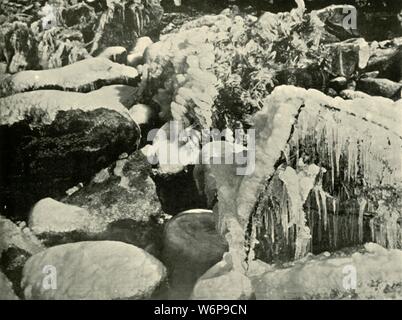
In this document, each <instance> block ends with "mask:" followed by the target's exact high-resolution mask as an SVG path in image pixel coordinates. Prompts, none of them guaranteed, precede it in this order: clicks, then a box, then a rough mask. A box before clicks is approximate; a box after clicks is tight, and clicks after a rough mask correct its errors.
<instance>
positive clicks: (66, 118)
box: [0, 90, 140, 216]
mask: <svg viewBox="0 0 402 320" xmlns="http://www.w3.org/2000/svg"><path fill="white" fill-rule="evenodd" d="M0 115H1V117H0V119H1V121H0V137H1V139H0V141H1V146H0V150H1V152H0V154H1V159H0V162H1V179H0V181H1V187H0V190H1V191H0V194H1V197H0V198H1V207H2V208H4V209H5V210H6V212H7V213H8V214H13V215H15V214H17V215H21V216H24V215H25V214H26V212H27V211H28V210H29V209H30V207H31V205H32V204H34V203H35V202H37V201H38V200H40V199H42V198H44V197H48V196H50V197H56V198H57V197H60V196H61V195H62V194H64V192H65V191H66V190H67V189H68V188H71V187H73V186H75V185H77V184H78V183H80V182H87V181H89V179H90V178H91V177H92V175H93V174H95V173H96V172H98V171H99V170H100V169H102V168H104V167H106V166H108V165H109V164H110V163H112V162H113V161H114V160H116V159H117V158H118V156H119V155H120V154H121V153H123V152H130V151H134V150H136V148H137V146H138V142H139V139H140V131H139V127H138V125H137V124H136V123H135V122H134V121H133V120H132V119H131V117H130V115H129V114H128V111H127V109H126V108H124V106H123V105H121V104H119V103H115V104H110V103H108V102H107V101H103V99H102V95H100V96H99V97H98V98H95V97H94V95H86V94H82V93H73V92H62V91H52V90H43V91H34V92H26V93H20V94H16V95H13V96H10V97H7V98H3V99H0Z"/></svg>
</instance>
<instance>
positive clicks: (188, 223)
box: [163, 209, 227, 299]
mask: <svg viewBox="0 0 402 320" xmlns="http://www.w3.org/2000/svg"><path fill="white" fill-rule="evenodd" d="M163 245H164V247H163V262H164V263H165V265H166V267H167V268H168V271H169V285H170V288H171V291H170V296H169V298H174V299H185V298H188V297H189V295H190V294H191V291H192V289H193V286H194V284H195V282H196V281H197V279H198V278H199V277H200V276H201V275H202V274H204V273H205V271H207V270H208V269H209V268H210V267H212V266H213V265H214V264H215V263H217V262H218V261H220V260H221V259H222V256H223V254H224V253H225V252H226V251H227V244H226V241H225V240H224V239H223V238H222V236H221V235H220V234H219V233H218V231H217V230H216V222H215V217H214V215H213V213H212V211H209V210H201V209H196V210H189V211H185V212H182V213H181V214H179V215H177V216H175V217H174V218H172V219H171V220H170V221H169V222H168V223H167V224H166V227H165V232H164V240H163Z"/></svg>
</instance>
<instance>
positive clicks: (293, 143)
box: [211, 86, 402, 268]
mask: <svg viewBox="0 0 402 320" xmlns="http://www.w3.org/2000/svg"><path fill="white" fill-rule="evenodd" d="M400 110H401V109H400V108H399V109H398V108H397V106H396V105H395V104H394V102H392V101H391V100H387V99H382V98H375V97H373V98H370V99H360V100H359V99H358V100H350V101H345V100H343V99H341V98H335V99H334V98H331V97H328V96H326V95H324V94H322V93H321V92H319V91H316V90H305V89H301V88H296V87H292V86H281V87H277V88H276V89H275V90H274V92H273V93H272V94H271V95H270V96H269V97H268V98H267V99H266V100H265V102H264V108H263V109H262V110H261V111H260V112H258V113H257V114H256V115H255V117H254V128H255V130H256V142H255V154H256V168H255V171H254V172H253V174H251V175H249V176H244V177H243V176H236V174H235V170H234V169H233V168H231V167H230V168H228V166H222V165H220V166H219V165H218V166H212V167H211V170H212V174H213V176H214V177H215V181H216V188H217V195H218V203H217V205H216V207H215V211H217V213H218V215H219V219H220V228H221V231H222V232H223V233H224V234H225V233H226V238H227V241H228V243H229V247H230V252H231V254H232V256H234V257H235V258H234V261H235V266H236V263H237V266H238V267H239V268H244V267H245V265H244V261H247V260H248V259H249V258H252V257H253V256H252V252H253V250H252V249H253V239H252V241H251V248H250V253H249V254H250V256H249V257H247V252H246V250H245V238H246V233H247V228H248V227H249V225H248V223H249V220H250V215H251V213H252V212H253V210H254V208H255V206H256V205H257V202H258V197H259V195H260V194H261V192H264V184H265V183H266V181H268V180H270V179H271V177H272V176H273V175H274V173H275V172H277V170H283V171H282V172H279V177H280V179H281V180H282V182H283V183H284V186H285V189H286V193H287V198H288V199H287V203H288V204H289V205H288V210H282V211H281V212H283V214H284V216H283V217H282V219H281V220H282V225H283V227H284V229H287V228H289V227H290V226H296V253H295V257H296V258H300V257H301V256H303V255H304V254H305V253H306V252H307V247H308V246H307V244H308V239H309V238H310V235H309V229H308V227H307V225H306V213H305V212H304V211H303V205H304V202H305V201H306V199H307V196H308V194H309V193H310V191H311V190H312V191H313V192H314V193H315V194H316V198H317V202H318V203H317V204H318V206H319V208H320V211H321V212H322V213H323V219H324V220H326V219H327V211H328V210H327V207H326V206H327V204H326V203H327V201H326V198H327V197H330V191H331V190H324V187H323V185H322V175H325V174H331V175H332V176H333V178H331V179H332V181H335V177H336V176H338V175H341V176H343V177H344V180H345V181H348V179H354V178H355V177H356V176H357V174H358V173H359V175H362V176H363V180H364V187H367V188H376V187H381V186H385V185H387V186H396V187H397V186H400V185H401V182H402V174H401V173H402V171H401V165H402V161H401V150H402V139H401V136H402V130H401V129H400V126H398V124H397V123H398V122H400V121H401V120H402V117H401V116H402V113H401V111H400ZM307 139H312V140H313V141H308V142H307ZM304 143H306V144H307V143H308V144H311V143H313V144H314V145H316V150H319V152H320V154H319V159H318V161H319V163H316V164H315V165H314V164H311V165H310V166H308V165H305V164H304V163H303V161H302V157H301V155H300V159H299V158H298V159H299V161H298V166H297V168H291V167H290V166H285V168H283V167H282V166H280V167H276V164H277V162H278V160H279V159H280V158H281V157H283V156H284V155H285V157H289V156H290V152H289V150H295V149H296V154H297V153H298V151H297V148H298V147H299V146H300V145H301V144H304ZM321 158H322V159H329V160H330V161H329V162H328V161H326V160H322V161H321ZM340 158H343V159H346V166H345V165H344V162H342V163H341V162H340ZM362 194H363V193H362ZM359 203H360V205H361V209H360V212H359V215H360V216H361V217H362V215H363V213H364V212H365V208H366V207H367V201H366V200H365V199H364V198H363V197H362V198H361V200H360V201H359ZM362 220H363V219H362V218H361V219H359V223H361V224H362ZM325 223H327V222H325ZM359 230H362V226H361V227H360V228H359ZM361 232H362V231H361ZM388 234H389V236H390V237H391V236H392V235H394V233H392V234H391V233H390V232H388ZM285 235H286V232H285ZM251 237H253V235H252V236H251ZM394 238H395V235H394ZM391 241H397V240H396V239H394V240H392V239H388V240H387V242H391ZM388 246H391V247H392V245H388Z"/></svg>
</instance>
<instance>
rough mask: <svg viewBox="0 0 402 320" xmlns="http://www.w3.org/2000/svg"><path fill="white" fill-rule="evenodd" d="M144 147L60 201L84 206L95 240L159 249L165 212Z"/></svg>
mask: <svg viewBox="0 0 402 320" xmlns="http://www.w3.org/2000/svg"><path fill="white" fill-rule="evenodd" d="M151 170H152V166H151V164H150V163H149V162H148V161H147V158H146V156H145V154H144V151H143V150H138V151H136V152H134V153H133V154H131V155H130V156H127V155H125V156H124V157H121V159H119V160H117V161H116V162H115V163H114V164H113V165H111V166H109V167H108V168H105V169H103V170H101V171H100V172H99V173H98V174H97V175H96V176H95V177H94V179H92V181H91V182H90V183H89V184H88V185H86V186H84V187H83V188H82V189H80V190H79V191H77V192H75V193H73V194H72V195H70V196H68V197H66V198H65V199H64V200H63V201H64V202H66V203H68V204H72V205H75V206H79V207H81V208H84V209H86V210H87V211H88V212H89V213H90V215H91V220H92V221H93V222H92V224H88V226H90V227H91V228H90V229H89V231H90V232H92V233H95V236H96V238H97V239H103V240H118V241H123V242H127V243H131V244H134V245H136V246H138V247H141V248H147V249H152V250H159V248H160V244H161V238H162V232H163V228H162V224H163V221H164V218H165V216H164V213H163V211H162V209H161V204H160V202H159V199H158V196H157V194H156V187H155V184H154V182H153V181H152V179H151Z"/></svg>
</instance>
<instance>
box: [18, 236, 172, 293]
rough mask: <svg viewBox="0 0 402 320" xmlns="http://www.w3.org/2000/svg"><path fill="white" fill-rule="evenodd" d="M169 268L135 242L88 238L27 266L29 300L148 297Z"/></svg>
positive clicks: (32, 260)
mask: <svg viewBox="0 0 402 320" xmlns="http://www.w3.org/2000/svg"><path fill="white" fill-rule="evenodd" d="M165 277H166V269H165V267H164V266H163V265H162V263H160V262H159V261H158V260H157V259H156V258H154V257H152V256H151V255H149V254H148V253H146V252H145V251H144V250H142V249H139V248H137V247H135V246H133V245H129V244H125V243H122V242H116V241H88V242H78V243H72V244H65V245H60V246H56V247H52V248H50V249H47V250H45V251H43V252H41V253H39V254H37V255H35V256H33V257H31V258H30V259H29V260H28V261H27V263H26V264H25V266H24V270H23V279H22V282H21V284H22V288H23V289H24V297H25V299H44V300H54V299H55V300H82V299H84V300H110V299H147V298H150V297H151V296H152V294H153V293H154V292H155V290H156V289H157V288H158V287H159V286H160V285H161V284H162V282H163V281H164V279H165Z"/></svg>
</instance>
